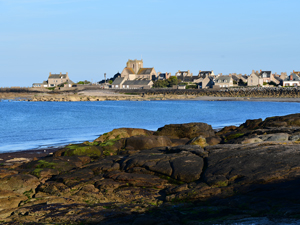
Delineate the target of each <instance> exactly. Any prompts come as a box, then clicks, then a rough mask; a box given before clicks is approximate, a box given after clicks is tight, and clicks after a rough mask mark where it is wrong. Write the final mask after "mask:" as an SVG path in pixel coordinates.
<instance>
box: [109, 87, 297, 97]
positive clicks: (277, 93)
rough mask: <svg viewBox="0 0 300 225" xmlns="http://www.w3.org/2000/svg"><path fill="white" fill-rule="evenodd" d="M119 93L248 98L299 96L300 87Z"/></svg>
mask: <svg viewBox="0 0 300 225" xmlns="http://www.w3.org/2000/svg"><path fill="white" fill-rule="evenodd" d="M115 91H116V92H119V93H131V94H141V95H148V96H154V95H163V96H165V97H167V96H168V95H189V96H195V97H200V96H214V97H249V98H251V97H252V98H255V97H257V98H271V97H272V98H299V97H300V88H296V87H288V88H283V87H280V88H279V87H270V88H257V87H255V88H229V89H205V90H202V89H200V90H199V89H186V90H178V89H149V90H138V89H136V90H126V91H125V90H115Z"/></svg>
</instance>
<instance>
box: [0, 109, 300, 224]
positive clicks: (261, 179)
mask: <svg viewBox="0 0 300 225" xmlns="http://www.w3.org/2000/svg"><path fill="white" fill-rule="evenodd" d="M299 150H300V114H293V115H287V116H282V117H270V118H267V119H265V120H264V121H263V120H262V119H256V120H247V121H246V122H245V123H244V124H242V125H241V126H239V127H235V126H229V127H225V128H223V129H222V130H220V131H218V132H215V131H214V130H213V129H212V127H211V126H210V125H208V124H205V123H188V124H170V125H165V126H164V127H161V128H159V129H158V130H157V131H155V132H153V131H149V130H144V129H134V128H120V129H115V130H112V131H111V132H108V133H105V134H103V135H101V136H100V137H98V138H97V139H95V140H94V141H93V142H84V143H81V144H71V145H68V146H66V147H64V148H61V149H59V150H57V151H56V152H54V154H52V155H49V156H47V157H43V158H34V159H23V160H21V161H20V160H9V161H3V163H1V164H0V221H1V223H2V224H24V223H25V224H26V223H31V224H49V223H51V224H57V223H58V224H100V223H101V224H105V225H109V224H124V225H125V224H126V225H127V224H172V225H173V224H175V225H177V224H178V225H179V224H221V223H224V222H225V223H226V224H232V223H235V224H242V223H243V221H244V222H245V220H248V221H253V217H255V221H259V222H256V223H257V224H268V222H271V221H275V223H276V222H278V223H279V222H280V221H284V222H294V224H297V223H299V222H300V220H299V213H300V204H299V202H300V195H299V185H300V154H299ZM263 221H264V223H262V222H263ZM273 223H274V222H273Z"/></svg>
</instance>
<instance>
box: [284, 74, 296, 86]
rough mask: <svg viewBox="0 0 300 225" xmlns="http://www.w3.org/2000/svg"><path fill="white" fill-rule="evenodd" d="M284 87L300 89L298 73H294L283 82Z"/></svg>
mask: <svg viewBox="0 0 300 225" xmlns="http://www.w3.org/2000/svg"><path fill="white" fill-rule="evenodd" d="M283 86H290V87H298V86H300V77H299V76H298V75H297V74H296V73H292V74H291V75H289V76H288V77H287V78H285V79H284V80H283Z"/></svg>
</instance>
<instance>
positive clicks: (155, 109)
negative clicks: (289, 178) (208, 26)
mask: <svg viewBox="0 0 300 225" xmlns="http://www.w3.org/2000/svg"><path fill="white" fill-rule="evenodd" d="M299 112H300V104H299V103H288V102H240V101H104V102H18V101H15V102H14V101H13V102H9V101H2V102H0V152H9V151H19V150H27V149H34V148H44V147H51V146H61V145H65V144H68V143H77V142H83V141H92V140H94V139H96V138H97V137H98V136H99V135H101V134H103V133H105V132H109V131H111V130H113V129H115V128H120V127H133V128H144V129H149V130H157V129H158V128H159V127H162V126H164V125H165V124H178V123H189V122H204V123H208V124H210V125H212V127H213V128H221V127H224V126H227V125H239V124H241V123H243V122H245V121H246V120H247V119H257V118H262V119H265V118H266V117H270V116H282V115H287V114H291V113H299Z"/></svg>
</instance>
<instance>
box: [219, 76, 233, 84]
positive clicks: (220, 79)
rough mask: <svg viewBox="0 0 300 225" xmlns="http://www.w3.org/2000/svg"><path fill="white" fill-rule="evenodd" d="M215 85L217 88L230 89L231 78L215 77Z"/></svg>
mask: <svg viewBox="0 0 300 225" xmlns="http://www.w3.org/2000/svg"><path fill="white" fill-rule="evenodd" d="M215 85H216V86H219V87H232V86H233V79H232V76H229V75H227V76H225V75H220V76H217V77H216V79H215Z"/></svg>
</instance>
